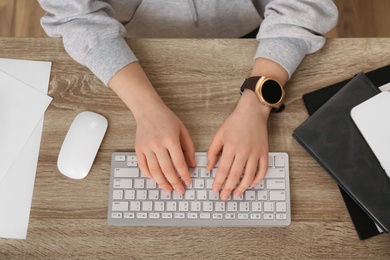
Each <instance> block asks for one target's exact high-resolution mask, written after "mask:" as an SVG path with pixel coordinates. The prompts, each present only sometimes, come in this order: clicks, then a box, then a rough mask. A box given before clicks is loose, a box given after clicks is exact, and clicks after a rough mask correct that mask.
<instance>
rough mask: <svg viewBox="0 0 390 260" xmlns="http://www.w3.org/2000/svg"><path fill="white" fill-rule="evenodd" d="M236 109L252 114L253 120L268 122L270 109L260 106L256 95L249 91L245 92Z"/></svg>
mask: <svg viewBox="0 0 390 260" xmlns="http://www.w3.org/2000/svg"><path fill="white" fill-rule="evenodd" d="M237 109H239V110H243V111H245V112H247V113H248V112H249V113H252V114H253V116H254V117H255V118H263V119H265V120H268V117H269V114H270V112H271V108H270V107H268V106H266V105H264V104H262V103H261V102H260V101H259V99H258V98H257V96H256V94H255V93H254V92H253V91H251V90H245V91H244V92H243V93H242V96H241V99H240V101H239V102H238V105H237Z"/></svg>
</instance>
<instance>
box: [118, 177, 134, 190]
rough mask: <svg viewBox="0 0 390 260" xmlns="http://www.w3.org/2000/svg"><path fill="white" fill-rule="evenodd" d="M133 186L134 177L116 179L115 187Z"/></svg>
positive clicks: (126, 187) (125, 187)
mask: <svg viewBox="0 0 390 260" xmlns="http://www.w3.org/2000/svg"><path fill="white" fill-rule="evenodd" d="M132 187H133V180H132V179H114V188H115V189H131V188H132Z"/></svg>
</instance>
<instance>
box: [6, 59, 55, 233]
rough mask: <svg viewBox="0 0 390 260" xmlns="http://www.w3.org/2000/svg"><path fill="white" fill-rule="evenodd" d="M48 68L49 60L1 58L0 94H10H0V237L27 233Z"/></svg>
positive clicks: (48, 100)
mask: <svg viewBox="0 0 390 260" xmlns="http://www.w3.org/2000/svg"><path fill="white" fill-rule="evenodd" d="M50 69H51V62H38V61H25V60H11V59H0V95H3V94H5V95H7V98H9V99H5V98H4V97H3V98H2V97H0V99H2V101H1V102H0V103H1V104H0V155H1V158H0V170H1V171H0V178H1V179H0V237H5V238H19V239H25V238H26V236H27V227H28V221H29V216H30V208H31V201H32V194H33V189H34V181H35V174H36V168H37V163H38V155H39V146H40V140H41V134H42V129H43V115H44V112H45V110H46V109H47V107H48V105H49V103H50V102H51V100H52V99H51V98H50V97H48V96H47V91H48V85H49V78H50ZM23 82H24V83H23ZM15 95H16V97H15ZM3 101H4V104H2V102H3ZM5 103H6V105H5ZM4 120H5V121H4ZM4 136H5V137H7V138H4ZM3 144H5V145H3ZM3 156H4V157H3ZM4 158H6V159H4Z"/></svg>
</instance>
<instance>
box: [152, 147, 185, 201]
mask: <svg viewBox="0 0 390 260" xmlns="http://www.w3.org/2000/svg"><path fill="white" fill-rule="evenodd" d="M157 159H158V162H159V164H160V168H161V171H162V173H163V174H164V175H165V178H166V179H167V180H168V182H169V183H170V184H171V186H172V187H173V189H174V190H175V191H176V192H177V193H178V194H179V195H183V194H184V187H183V185H182V183H181V182H180V180H179V177H178V176H177V172H176V170H175V168H174V167H173V164H172V159H171V157H170V156H169V153H168V151H166V150H164V151H163V152H159V153H158V154H157Z"/></svg>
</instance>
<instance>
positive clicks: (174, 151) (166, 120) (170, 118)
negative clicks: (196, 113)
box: [108, 62, 196, 195]
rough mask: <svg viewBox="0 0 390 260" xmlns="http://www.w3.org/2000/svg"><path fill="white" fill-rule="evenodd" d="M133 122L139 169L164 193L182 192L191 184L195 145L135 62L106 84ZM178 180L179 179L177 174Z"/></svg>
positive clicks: (194, 164) (194, 163)
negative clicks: (130, 115) (124, 105)
mask: <svg viewBox="0 0 390 260" xmlns="http://www.w3.org/2000/svg"><path fill="white" fill-rule="evenodd" d="M108 85H109V87H110V88H111V89H112V90H113V91H114V92H115V93H116V94H117V95H118V96H119V97H120V98H121V99H122V101H123V102H124V103H125V104H126V105H127V107H128V108H129V109H130V110H131V112H132V113H133V115H134V118H135V121H136V122H137V131H136V143H135V150H136V154H137V159H138V164H139V167H140V169H141V171H142V172H143V173H144V174H145V175H146V176H147V177H149V178H152V179H154V180H155V181H156V182H157V183H158V185H159V186H160V187H161V188H162V189H163V190H164V191H166V192H168V193H170V192H171V191H172V188H173V189H174V190H175V191H176V192H177V193H178V194H180V195H182V194H184V190H185V188H184V185H183V183H184V184H185V185H187V186H188V185H190V184H191V181H192V180H191V177H190V173H189V170H188V166H191V167H195V166H196V162H195V148H194V145H193V142H192V139H191V136H190V134H189V132H188V130H187V128H186V127H185V126H184V124H183V123H182V122H181V121H180V119H179V118H178V117H177V116H176V115H175V114H174V113H173V112H172V111H171V110H170V109H169V108H168V107H167V106H166V105H165V104H164V102H163V101H162V99H161V98H160V97H159V96H158V94H157V92H156V91H155V89H154V88H153V86H152V84H151V82H150V81H149V79H148V77H147V76H146V74H145V72H144V71H143V69H142V67H141V66H140V64H139V63H138V62H134V63H131V64H129V65H127V66H125V67H124V68H123V69H121V70H120V71H119V72H117V73H116V74H115V75H114V77H113V78H112V79H111V80H110V81H109V83H108ZM178 176H180V177H181V179H182V181H180V179H179V177H178Z"/></svg>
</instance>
